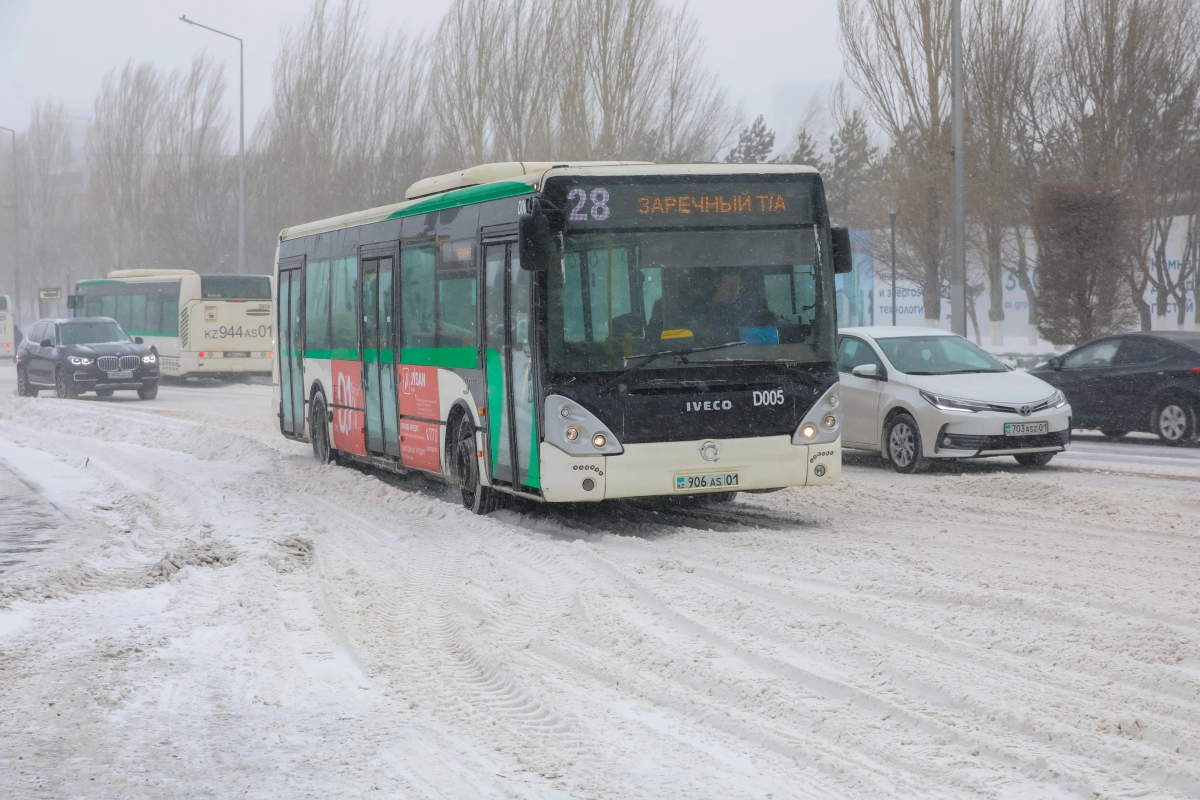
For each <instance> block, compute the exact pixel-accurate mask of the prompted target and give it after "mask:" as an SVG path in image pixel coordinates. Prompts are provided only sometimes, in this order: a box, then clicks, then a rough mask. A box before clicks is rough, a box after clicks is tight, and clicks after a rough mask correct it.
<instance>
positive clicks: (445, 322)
mask: <svg viewBox="0 0 1200 800" xmlns="http://www.w3.org/2000/svg"><path fill="white" fill-rule="evenodd" d="M475 293H476V287H475V276H474V275H473V274H463V273H451V274H450V275H441V276H439V281H438V315H437V346H438V347H475V346H476V345H477V344H478V337H477V336H476V335H475V326H476V324H477V322H476V320H477V319H478V313H477V309H478V305H477V304H476V301H475Z"/></svg>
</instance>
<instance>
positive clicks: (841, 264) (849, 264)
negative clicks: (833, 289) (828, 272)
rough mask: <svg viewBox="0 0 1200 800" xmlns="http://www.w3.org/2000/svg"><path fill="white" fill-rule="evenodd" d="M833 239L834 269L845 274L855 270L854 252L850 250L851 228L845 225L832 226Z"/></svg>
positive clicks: (840, 273) (835, 271)
mask: <svg viewBox="0 0 1200 800" xmlns="http://www.w3.org/2000/svg"><path fill="white" fill-rule="evenodd" d="M829 232H830V234H831V235H832V239H833V271H834V273H836V274H838V275H845V274H846V273H848V272H853V271H854V254H853V253H852V252H851V250H850V229H849V228H847V227H845V226H844V225H834V226H833V227H832V228H830V231H829Z"/></svg>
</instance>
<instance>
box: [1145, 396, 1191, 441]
mask: <svg viewBox="0 0 1200 800" xmlns="http://www.w3.org/2000/svg"><path fill="white" fill-rule="evenodd" d="M1195 423H1196V416H1195V411H1194V410H1193V409H1191V408H1189V406H1188V404H1187V403H1185V402H1184V401H1182V400H1176V399H1171V400H1165V401H1163V402H1161V403H1159V404H1158V406H1157V407H1156V408H1155V410H1154V432H1155V433H1157V434H1158V438H1159V439H1161V440H1162V441H1163V443H1164V444H1169V445H1181V444H1187V442H1188V441H1189V440H1191V438H1192V437H1193V436H1194V435H1195V434H1196V424H1195Z"/></svg>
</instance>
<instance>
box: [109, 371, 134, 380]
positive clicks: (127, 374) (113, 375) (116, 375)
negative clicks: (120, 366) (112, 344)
mask: <svg viewBox="0 0 1200 800" xmlns="http://www.w3.org/2000/svg"><path fill="white" fill-rule="evenodd" d="M108 377H109V379H110V380H114V381H119V380H122V379H126V378H132V377H133V370H128V369H126V370H122V371H120V372H110V373H108Z"/></svg>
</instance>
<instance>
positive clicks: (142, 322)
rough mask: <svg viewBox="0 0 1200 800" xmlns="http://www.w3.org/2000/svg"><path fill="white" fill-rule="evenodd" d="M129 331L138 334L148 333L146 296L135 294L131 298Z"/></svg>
mask: <svg viewBox="0 0 1200 800" xmlns="http://www.w3.org/2000/svg"><path fill="white" fill-rule="evenodd" d="M129 303H130V308H129V329H130V330H132V331H135V332H136V333H148V332H149V331H150V329H149V328H148V327H146V295H144V294H135V295H133V296H132V297H130V298H129Z"/></svg>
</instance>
